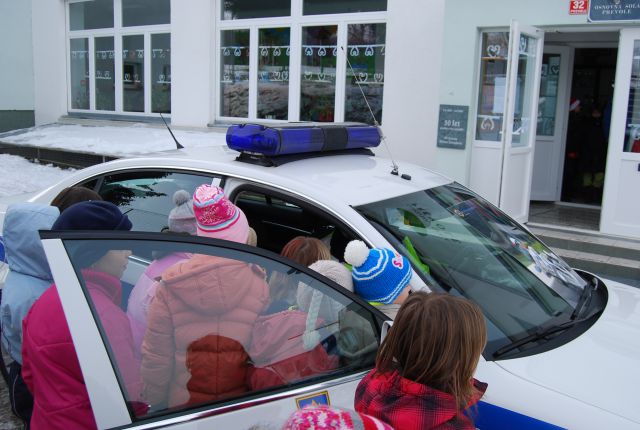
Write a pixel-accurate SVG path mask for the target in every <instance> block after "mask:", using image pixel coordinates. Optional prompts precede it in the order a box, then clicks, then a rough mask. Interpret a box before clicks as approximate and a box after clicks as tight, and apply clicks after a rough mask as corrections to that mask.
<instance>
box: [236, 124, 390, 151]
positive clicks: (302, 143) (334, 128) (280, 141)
mask: <svg viewBox="0 0 640 430" xmlns="http://www.w3.org/2000/svg"><path fill="white" fill-rule="evenodd" d="M379 144H380V132H379V131H378V127H375V126H372V125H367V124H359V123H323V124H318V123H295V124H282V125H273V126H266V125H260V124H238V125H232V126H231V127H229V129H228V130H227V146H228V147H229V148H231V149H234V150H236V151H240V152H246V153H252V154H262V155H266V156H270V157H273V156H277V155H287V154H300V153H305V152H327V151H339V150H345V149H356V148H373V147H376V146H378V145H379Z"/></svg>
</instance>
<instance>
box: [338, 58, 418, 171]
mask: <svg viewBox="0 0 640 430" xmlns="http://www.w3.org/2000/svg"><path fill="white" fill-rule="evenodd" d="M340 49H342V52H344V54H345V55H344V56H345V58H346V59H347V64H348V65H349V69H350V70H351V73H353V78H354V79H355V81H356V85H358V89H359V90H360V94H362V98H363V99H364V102H365V103H366V104H367V108H368V109H369V113H370V114H371V118H372V119H373V124H374V125H375V126H376V127H378V130H380V140H382V142H384V146H385V148H387V152H389V158H391V164H392V166H393V168H392V170H391V174H392V175H396V176H398V164H397V163H396V160H394V159H393V154H391V148H389V144H388V143H387V137H386V136H385V135H384V132H383V131H382V127H380V123H379V122H378V120H377V119H376V116H375V115H374V114H373V110H372V109H371V106H370V105H369V100H367V96H366V95H365V94H364V91H363V90H362V86H361V85H360V80H359V79H358V75H356V71H355V70H353V66H352V65H351V61H349V55H347V52H346V51H345V50H344V46H340ZM401 178H402V179H407V180H411V176H409V175H406V174H405V175H402V176H401Z"/></svg>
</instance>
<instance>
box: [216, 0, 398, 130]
mask: <svg viewBox="0 0 640 430" xmlns="http://www.w3.org/2000/svg"><path fill="white" fill-rule="evenodd" d="M386 7H387V2H386V0H377V1H366V2H365V1H360V0H351V1H310V0H279V1H273V2H263V3H262V4H260V3H258V2H255V1H250V0H245V1H242V0H228V1H223V2H221V5H220V7H219V10H218V14H219V16H218V28H219V33H218V49H217V51H218V52H217V53H216V55H217V56H218V57H217V60H218V64H219V65H220V66H219V67H218V69H217V73H218V75H217V76H216V80H217V82H218V85H219V86H218V112H217V119H218V120H220V121H223V122H224V121H238V119H246V120H256V119H260V120H267V121H269V120H281V121H319V122H332V121H336V122H341V121H361V122H367V123H373V122H374V120H373V117H372V115H371V112H370V111H369V107H368V106H367V102H368V103H369V105H370V106H371V111H372V112H373V114H374V116H375V118H376V120H377V121H378V122H381V120H382V99H383V90H384V58H385V46H386ZM363 93H364V95H365V96H366V101H365V99H364V97H363Z"/></svg>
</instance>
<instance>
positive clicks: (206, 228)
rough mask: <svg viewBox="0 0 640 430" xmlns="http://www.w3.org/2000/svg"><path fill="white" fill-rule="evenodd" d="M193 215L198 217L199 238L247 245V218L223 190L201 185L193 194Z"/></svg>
mask: <svg viewBox="0 0 640 430" xmlns="http://www.w3.org/2000/svg"><path fill="white" fill-rule="evenodd" d="M193 213H194V214H195V216H196V223H197V227H198V230H197V234H198V236H205V237H212V238H215V239H223V240H230V241H232V242H238V243H247V238H248V237H249V223H248V222H247V217H246V216H245V215H244V212H242V210H241V209H240V208H239V207H237V206H236V205H234V204H233V203H231V201H230V200H229V199H228V198H227V197H226V196H225V195H224V190H223V189H222V188H220V187H216V186H215V185H209V184H204V185H200V186H199V187H198V188H197V189H196V192H195V193H194V194H193Z"/></svg>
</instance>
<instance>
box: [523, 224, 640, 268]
mask: <svg viewBox="0 0 640 430" xmlns="http://www.w3.org/2000/svg"><path fill="white" fill-rule="evenodd" d="M528 227H529V229H530V230H531V232H532V233H533V234H535V235H536V236H538V238H540V240H542V242H543V243H544V244H545V245H547V246H548V247H549V248H551V249H552V250H553V251H554V252H555V253H557V254H558V255H559V256H560V257H562V259H563V260H565V261H566V262H567V263H568V264H569V265H570V266H572V267H575V268H578V269H582V270H586V271H588V272H592V273H597V274H599V275H603V276H610V277H615V278H626V279H630V280H639V279H640V241H637V240H631V239H624V238H621V237H618V236H609V235H605V234H601V233H596V232H582V231H576V230H567V229H563V228H556V227H546V226H545V227H540V226H532V225H529V226H528Z"/></svg>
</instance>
